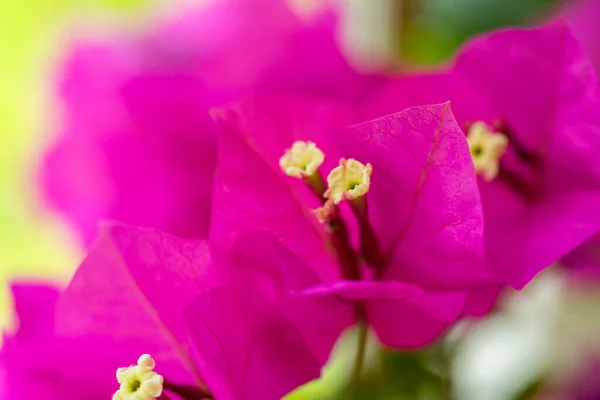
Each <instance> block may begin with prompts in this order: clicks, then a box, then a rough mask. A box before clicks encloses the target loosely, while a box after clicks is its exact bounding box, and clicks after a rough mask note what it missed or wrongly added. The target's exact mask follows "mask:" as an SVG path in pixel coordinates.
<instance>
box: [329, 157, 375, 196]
mask: <svg viewBox="0 0 600 400" xmlns="http://www.w3.org/2000/svg"><path fill="white" fill-rule="evenodd" d="M372 172H373V167H372V166H371V164H369V163H367V164H366V165H365V164H363V163H361V162H360V161H356V160H355V159H353V158H350V159H345V158H342V159H341V160H340V165H339V166H337V167H335V168H334V169H333V170H332V171H331V172H330V173H329V175H328V176H327V185H328V186H329V188H328V189H327V191H326V192H325V194H324V196H325V198H327V199H330V200H332V201H333V202H334V203H335V204H339V203H340V202H342V201H343V200H355V199H357V198H359V197H361V196H364V195H366V194H367V192H368V191H369V188H370V187H371V173H372Z"/></svg>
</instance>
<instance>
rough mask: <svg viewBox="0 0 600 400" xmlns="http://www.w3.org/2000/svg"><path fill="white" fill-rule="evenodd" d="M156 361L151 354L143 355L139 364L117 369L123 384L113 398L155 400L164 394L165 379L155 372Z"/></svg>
mask: <svg viewBox="0 0 600 400" xmlns="http://www.w3.org/2000/svg"><path fill="white" fill-rule="evenodd" d="M155 366H156V363H155V362H154V360H153V359H152V357H150V355H149V354H144V355H142V356H141V357H140V358H139V359H138V362H137V365H132V366H129V367H127V368H119V369H117V381H118V382H119V384H120V385H121V386H120V388H119V390H117V392H116V393H115V394H114V395H113V400H154V399H156V398H158V397H160V396H161V395H162V392H163V382H164V379H163V377H162V375H159V374H157V373H156V372H154V367H155Z"/></svg>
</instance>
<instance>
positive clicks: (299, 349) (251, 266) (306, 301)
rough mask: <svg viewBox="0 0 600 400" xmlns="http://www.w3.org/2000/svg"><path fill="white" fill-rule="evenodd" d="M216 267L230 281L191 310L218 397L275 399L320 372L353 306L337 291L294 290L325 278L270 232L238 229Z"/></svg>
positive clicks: (202, 362) (201, 358)
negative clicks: (319, 293)
mask: <svg viewBox="0 0 600 400" xmlns="http://www.w3.org/2000/svg"><path fill="white" fill-rule="evenodd" d="M215 268H216V269H217V270H219V271H221V273H222V275H223V276H224V278H222V279H224V280H225V281H228V282H227V283H225V284H224V285H223V286H219V287H216V288H213V289H210V290H209V291H206V292H204V293H202V294H201V295H199V296H198V297H197V298H196V300H195V301H194V303H193V304H192V305H191V306H190V307H189V308H188V309H187V312H186V314H187V317H188V322H189V324H190V326H191V329H192V331H193V334H194V343H195V350H196V353H197V355H198V358H199V364H200V368H202V369H203V371H205V372H204V373H203V378H204V379H205V380H206V382H207V384H208V385H209V387H210V388H211V390H213V392H214V393H215V395H216V396H217V398H223V399H241V398H244V399H265V400H268V399H274V400H275V399H279V398H281V396H283V395H284V394H286V393H287V392H289V391H290V390H292V389H293V388H295V387H297V386H299V385H301V384H303V383H305V382H307V381H309V380H312V379H315V378H316V377H318V376H319V374H320V369H321V367H322V366H323V365H324V364H325V362H326V361H327V359H328V357H329V353H330V351H331V348H332V347H333V345H334V343H335V341H336V340H337V338H338V336H339V334H340V333H341V331H342V330H343V329H345V328H346V327H348V326H349V325H351V324H352V323H353V322H354V314H353V308H352V307H351V305H350V304H348V303H345V302H343V301H341V300H340V299H339V298H337V297H336V296H333V295H332V294H329V295H322V296H318V297H314V296H297V295H295V293H297V292H299V291H302V290H303V289H304V288H306V287H310V286H311V285H316V284H320V283H321V281H320V280H319V278H318V277H317V276H316V274H315V273H314V272H313V271H312V269H310V268H309V267H308V266H307V265H306V264H305V263H304V262H303V261H302V260H300V259H299V258H297V257H296V256H294V255H293V254H292V253H291V252H290V251H289V250H288V249H287V248H286V247H285V246H283V244H282V243H281V242H279V241H278V240H276V239H275V238H274V237H273V236H271V235H270V234H268V233H266V232H265V231H260V232H250V233H246V234H243V235H240V237H239V238H238V239H237V241H236V243H235V245H234V246H233V248H232V250H231V253H230V254H226V255H223V254H221V255H220V256H219V257H218V258H217V259H216V261H215ZM203 367H204V368H203Z"/></svg>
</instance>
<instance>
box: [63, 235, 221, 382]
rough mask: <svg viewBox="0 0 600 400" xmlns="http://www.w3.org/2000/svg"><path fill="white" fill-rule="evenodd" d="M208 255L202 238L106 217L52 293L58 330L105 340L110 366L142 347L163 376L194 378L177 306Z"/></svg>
mask: <svg viewBox="0 0 600 400" xmlns="http://www.w3.org/2000/svg"><path fill="white" fill-rule="evenodd" d="M209 262H210V258H209V255H208V248H207V245H206V243H205V242H202V241H183V240H180V239H176V238H174V237H172V236H170V235H167V234H164V233H161V232H158V231H154V230H145V229H136V228H130V227H126V226H122V225H106V226H104V227H103V229H102V233H101V235H100V236H99V238H98V240H97V241H96V242H95V244H94V245H93V246H92V248H91V250H90V253H89V255H88V256H87V258H86V259H85V260H84V262H83V263H82V264H81V266H80V267H79V269H78V271H77V272H76V274H75V276H74V277H73V280H72V282H71V283H70V285H69V287H68V288H67V289H66V290H65V292H64V294H63V295H62V296H61V298H60V300H59V303H58V306H57V329H58V332H59V333H60V334H61V335H64V336H67V337H72V338H81V337H86V338H93V339H95V340H98V341H99V342H100V343H105V344H104V345H105V346H107V344H106V343H109V345H108V347H114V348H115V349H116V350H117V351H118V352H119V353H120V356H121V362H122V365H114V368H115V369H114V370H116V368H117V367H119V366H128V365H130V364H131V363H132V362H134V361H135V360H137V358H138V357H139V356H140V355H141V354H144V353H148V354H151V355H152V356H153V357H154V359H155V360H156V363H157V365H158V366H159V367H160V371H161V374H163V375H164V376H165V378H166V379H168V380H170V381H171V382H174V383H177V384H193V383H197V382H198V380H199V377H198V372H197V370H196V368H195V366H194V365H193V364H192V362H191V359H190V356H189V354H188V351H187V338H188V334H187V328H186V326H185V322H184V320H183V317H182V311H183V308H184V307H185V306H186V305H187V304H188V303H189V302H190V301H191V300H192V299H193V298H194V297H195V296H196V294H197V293H198V291H199V289H200V288H201V287H203V283H202V281H201V280H202V279H203V275H204V272H205V269H206V267H207V265H208V263H209ZM114 370H113V371H110V372H111V374H114Z"/></svg>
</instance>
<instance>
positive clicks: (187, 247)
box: [0, 0, 600, 400]
mask: <svg viewBox="0 0 600 400" xmlns="http://www.w3.org/2000/svg"><path fill="white" fill-rule="evenodd" d="M335 24H336V14H335V13H334V12H333V10H329V9H325V10H321V11H320V12H319V13H318V14H316V15H313V16H312V17H311V18H310V19H300V18H298V17H297V16H296V15H295V14H294V13H293V12H292V11H291V10H290V9H288V8H287V6H286V5H285V4H284V2H281V1H276V0H257V1H253V2H252V5H250V4H249V2H247V1H244V0H225V1H221V2H216V3H214V5H211V6H207V7H202V8H201V9H200V10H198V11H195V12H193V13H187V14H186V15H184V16H182V17H181V18H177V19H175V20H171V21H168V22H166V23H164V24H163V25H161V26H160V27H158V28H157V29H156V30H155V31H154V32H152V33H149V34H147V35H145V36H143V37H137V38H130V39H128V40H127V41H119V42H114V43H89V42H81V43H77V44H75V45H74V47H73V51H72V53H71V55H70V56H69V57H68V58H67V60H66V62H65V64H64V67H63V69H62V71H63V74H62V77H61V80H60V84H59V94H60V96H61V99H62V101H63V103H64V106H65V107H64V125H63V129H62V131H61V132H60V135H59V137H58V138H57V141H56V143H54V144H53V145H52V148H51V150H50V151H49V153H48V154H47V156H46V158H45V160H44V164H43V168H42V169H41V181H42V184H43V187H44V190H45V193H46V195H47V199H48V201H49V203H50V204H51V205H52V206H54V207H55V208H56V209H58V210H60V211H61V212H62V213H64V215H65V216H66V217H67V218H68V219H69V221H70V222H71V223H72V224H73V226H74V227H75V228H76V229H77V230H78V231H79V232H80V233H81V237H82V241H83V242H84V243H85V244H86V246H88V255H87V257H86V258H85V260H84V261H83V263H82V264H81V265H80V267H79V269H78V270H77V272H76V273H75V275H74V277H73V279H72V281H71V282H70V284H69V285H68V287H67V288H66V289H64V290H58V289H53V288H50V287H46V286H32V285H18V284H16V285H14V287H13V292H14V297H15V306H16V312H17V313H18V315H19V318H20V327H19V330H18V331H17V332H16V333H15V334H5V339H4V346H3V349H2V351H1V353H0V362H1V363H2V365H5V366H7V368H6V374H5V377H4V380H5V382H4V385H3V390H4V392H5V393H4V397H3V398H6V399H23V400H28V399H41V398H43V399H49V400H53V399H56V400H59V399H61V400H64V399H71V398H73V399H74V398H85V399H107V398H110V396H111V395H114V397H113V398H115V399H140V400H144V399H154V398H161V399H183V400H193V399H196V400H199V399H216V400H238V399H239V400H241V399H243V400H277V399H280V398H281V397H282V396H284V395H285V394H287V393H288V392H290V391H291V390H293V389H294V388H296V387H298V386H300V385H302V384H304V383H306V382H309V381H311V380H313V379H315V378H317V377H319V375H320V372H321V368H322V367H323V365H324V364H325V363H326V362H327V360H328V358H329V356H330V352H331V350H332V347H333V345H334V344H335V342H336V340H337V339H338V337H339V336H340V334H341V333H342V332H343V331H344V330H345V329H346V328H348V327H350V326H353V325H356V324H358V325H360V326H362V327H363V328H367V329H370V330H372V331H373V332H374V334H375V335H376V337H377V338H378V339H379V341H380V342H381V343H382V344H383V345H384V346H386V347H389V348H394V349H414V348H420V347H423V346H426V345H429V344H431V343H432V342H434V341H436V340H437V339H439V338H440V337H441V335H443V334H444V333H445V332H446V331H447V330H448V329H449V327H451V326H452V325H453V324H454V323H455V322H456V321H457V320H459V319H460V318H462V317H464V316H482V315H485V314H486V313H488V312H489V310H490V309H491V308H492V306H493V305H494V303H495V300H496V298H497V296H498V294H499V292H500V291H501V289H502V288H503V287H505V286H512V287H513V288H516V289H520V288H522V287H523V286H525V285H526V284H527V283H528V282H529V281H531V280H532V279H533V278H534V277H535V276H536V274H537V273H539V272H540V271H541V270H542V269H544V268H546V267H548V266H549V265H551V264H553V263H555V262H557V261H559V260H561V259H563V258H564V257H565V256H566V255H567V254H569V253H571V252H572V251H573V250H574V249H576V248H578V246H580V245H581V244H582V243H584V242H586V241H587V240H588V239H590V238H592V237H593V236H594V235H595V234H596V233H598V232H599V231H600V212H598V210H597V207H598V206H597V205H598V204H600V159H599V158H598V156H597V154H598V153H599V152H600V91H599V86H598V81H597V79H596V75H595V72H594V69H593V66H592V64H591V63H590V61H589V60H588V58H587V54H586V52H585V51H584V50H583V49H582V48H581V47H580V46H579V44H578V41H577V40H576V39H575V36H574V34H573V33H572V32H571V30H570V28H569V26H568V24H567V23H566V22H563V21H554V22H551V23H549V24H547V25H544V26H540V27H537V28H533V29H504V30H499V31H496V32H491V33H489V34H485V35H482V36H479V37H476V38H474V39H472V40H471V41H470V42H468V43H467V44H465V45H464V46H463V47H462V49H461V50H460V52H459V54H458V55H457V56H456V58H455V60H454V61H453V62H452V63H451V65H448V66H445V67H442V68H439V69H438V70H437V71H434V72H428V73H421V74H416V75H400V76H383V75H374V74H372V75H366V74H361V73H359V72H357V71H355V70H354V69H353V68H352V67H351V66H350V65H349V64H348V63H347V62H346V61H345V58H344V57H343V55H342V54H341V53H340V50H339V49H338V47H337V45H336V41H335ZM99 220H113V221H118V222H102V223H100V225H99V226H100V228H99V229H98V221H99ZM134 226H139V227H134ZM589 245H590V244H589V242H588V246H589ZM579 251H581V250H579ZM581 257H582V256H581V254H577V253H573V254H570V255H569V257H567V258H565V260H575V261H573V262H575V263H586V262H590V261H589V260H590V259H589V258H588V259H586V260H584V261H582V260H578V258H581ZM584 258H585V257H584ZM147 354H149V355H151V358H150V357H147V356H142V355H147ZM140 356H142V357H140ZM138 358H139V361H138V364H137V365H136V360H138ZM129 366H131V367H130V368H128V367H129ZM118 368H122V369H119V371H118V372H117V377H115V373H116V371H117V369H118ZM115 393H116V394H115ZM135 396H137V397H135Z"/></svg>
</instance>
